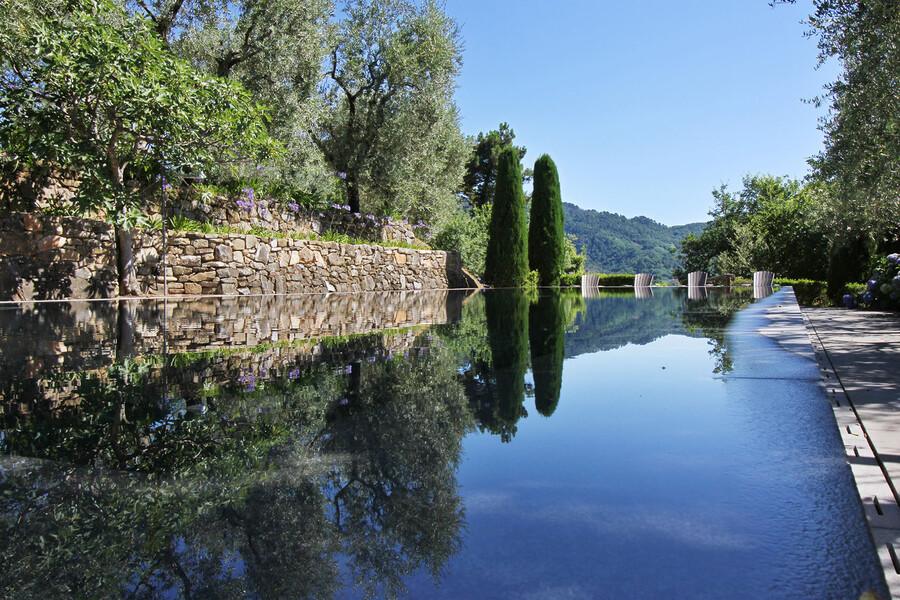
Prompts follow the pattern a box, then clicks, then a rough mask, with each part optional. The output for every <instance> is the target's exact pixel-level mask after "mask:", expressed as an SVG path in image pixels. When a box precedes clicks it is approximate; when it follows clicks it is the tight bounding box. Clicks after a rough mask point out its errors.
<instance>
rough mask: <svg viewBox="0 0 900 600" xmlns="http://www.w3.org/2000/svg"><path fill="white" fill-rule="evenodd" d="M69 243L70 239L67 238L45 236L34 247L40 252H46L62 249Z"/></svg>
mask: <svg viewBox="0 0 900 600" xmlns="http://www.w3.org/2000/svg"><path fill="white" fill-rule="evenodd" d="M68 241H69V239H68V238H65V237H63V236H61V235H45V236H44V237H42V238H41V239H39V240H38V241H37V244H35V246H34V247H35V249H36V250H37V251H38V252H44V251H45V250H53V249H54V248H62V247H63V246H65V245H66V242H68Z"/></svg>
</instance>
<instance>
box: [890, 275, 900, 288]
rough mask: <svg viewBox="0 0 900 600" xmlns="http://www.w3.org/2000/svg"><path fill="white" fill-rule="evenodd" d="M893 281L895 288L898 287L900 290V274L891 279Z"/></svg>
mask: <svg viewBox="0 0 900 600" xmlns="http://www.w3.org/2000/svg"><path fill="white" fill-rule="evenodd" d="M891 283H892V284H893V286H894V287H895V288H897V289H898V290H900V275H897V276H895V277H894V278H893V279H892V280H891Z"/></svg>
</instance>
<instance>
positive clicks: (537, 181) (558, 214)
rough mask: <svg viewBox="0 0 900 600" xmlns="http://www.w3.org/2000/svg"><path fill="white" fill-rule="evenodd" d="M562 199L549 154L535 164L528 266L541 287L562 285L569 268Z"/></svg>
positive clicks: (554, 168)
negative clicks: (566, 270) (566, 261)
mask: <svg viewBox="0 0 900 600" xmlns="http://www.w3.org/2000/svg"><path fill="white" fill-rule="evenodd" d="M563 221H564V216H563V207H562V197H561V196H560V193H559V175H558V174H557V172H556V165H555V164H554V163H553V160H552V159H551V158H550V157H549V156H547V155H546V154H545V155H543V156H541V157H540V158H539V159H537V162H535V163H534V192H533V193H532V196H531V224H530V225H529V228H528V264H529V268H530V269H531V270H532V271H537V272H538V283H539V284H540V285H550V286H557V285H559V278H560V276H561V275H562V273H563V269H564V268H565V260H566V247H565V235H566V234H565V231H564V230H563Z"/></svg>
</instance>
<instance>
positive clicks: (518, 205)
mask: <svg viewBox="0 0 900 600" xmlns="http://www.w3.org/2000/svg"><path fill="white" fill-rule="evenodd" d="M497 163H498V164H497V183H496V187H495V188H494V206H493V208H492V209H491V228H490V237H489V238H488V247H487V254H486V255H485V259H484V280H485V282H486V283H488V284H490V285H492V286H494V287H520V286H521V285H522V284H523V283H524V282H525V278H526V277H527V275H528V224H527V223H528V221H527V218H526V215H525V193H524V192H523V191H522V166H521V165H520V164H519V153H518V151H517V150H516V149H515V148H512V147H509V146H507V147H506V148H503V149H502V150H501V151H500V156H499V157H498V160H497Z"/></svg>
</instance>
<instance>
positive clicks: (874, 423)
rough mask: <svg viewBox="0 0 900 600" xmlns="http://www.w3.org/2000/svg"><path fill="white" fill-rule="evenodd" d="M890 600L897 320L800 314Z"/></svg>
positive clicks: (895, 582) (898, 434)
mask: <svg viewBox="0 0 900 600" xmlns="http://www.w3.org/2000/svg"><path fill="white" fill-rule="evenodd" d="M801 312H802V313H803V317H804V320H805V321H806V327H807V332H808V333H809V337H810V341H811V342H812V345H813V350H814V351H815V353H816V357H817V359H818V362H819V367H820V369H821V372H822V378H823V381H824V382H825V386H826V388H827V390H828V397H829V400H830V401H831V403H832V408H833V409H834V413H835V417H836V418H837V422H838V426H839V427H840V431H841V436H842V438H843V440H844V448H845V449H846V452H847V459H848V461H849V462H850V466H851V469H852V470H853V475H854V477H855V478H856V485H857V487H858V488H859V494H860V497H861V498H862V500H863V505H864V507H865V511H866V518H867V519H868V521H869V527H870V529H871V531H872V537H873V538H874V540H875V544H876V546H877V548H878V556H879V558H880V559H881V564H882V566H883V567H884V572H885V578H886V580H887V584H888V587H889V588H890V590H891V594H892V597H893V598H900V495H898V493H897V491H898V486H900V315H897V314H896V313H887V312H875V311H859V310H846V309H840V308H811V307H802V308H801Z"/></svg>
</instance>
